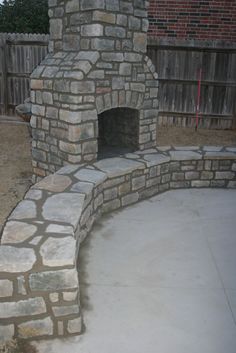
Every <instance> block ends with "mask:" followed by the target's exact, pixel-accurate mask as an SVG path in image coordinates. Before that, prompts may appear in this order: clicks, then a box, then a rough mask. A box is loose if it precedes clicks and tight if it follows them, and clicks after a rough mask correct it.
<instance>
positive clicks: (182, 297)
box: [37, 189, 236, 353]
mask: <svg viewBox="0 0 236 353" xmlns="http://www.w3.org/2000/svg"><path fill="white" fill-rule="evenodd" d="M235 209H236V191H235V190H208V189H204V190H178V191H169V192H167V193H165V194H162V195H158V196H155V197H153V198H152V199H150V200H147V201H144V202H141V203H139V204H137V205H134V206H130V207H127V208H125V209H124V210H122V211H119V212H114V213H113V214H112V215H110V216H106V217H103V218H102V219H101V221H100V222H99V223H97V225H96V226H95V227H94V228H93V231H92V232H91V234H90V236H89V237H88V239H87V240H86V241H85V242H84V245H83V246H82V247H81V255H80V257H81V258H80V264H82V266H81V267H80V269H79V271H80V277H81V287H82V288H81V292H82V308H83V316H84V324H85V332H84V334H83V335H81V336H80V337H74V338H70V339H63V340H59V339H56V340H51V341H50V340H49V341H41V342H39V343H37V348H38V350H39V353H67V352H74V353H80V352H82V353H97V352H99V353H100V352H102V353H111V352H112V353H120V352H122V353H143V352H145V353H157V352H161V353H199V352H204V353H222V352H225V353H235V351H236V321H235V318H236V276H235V268H236V263H235V253H236V232H235V229H236V219H235Z"/></svg>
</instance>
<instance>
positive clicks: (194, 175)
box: [185, 172, 199, 180]
mask: <svg viewBox="0 0 236 353" xmlns="http://www.w3.org/2000/svg"><path fill="white" fill-rule="evenodd" d="M185 179H186V180H196V179H199V172H186V173H185Z"/></svg>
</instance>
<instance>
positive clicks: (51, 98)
mask: <svg viewBox="0 0 236 353" xmlns="http://www.w3.org/2000/svg"><path fill="white" fill-rule="evenodd" d="M147 7H148V1H143V0H132V1H118V0H70V1H61V0H49V16H50V45H49V47H50V54H49V55H48V56H47V57H46V59H45V60H44V61H43V62H42V63H41V65H40V66H38V67H37V68H36V69H35V71H34V72H33V74H32V76H31V89H32V92H31V101H32V114H33V115H32V118H31V126H32V133H33V145H32V147H33V148H32V154H33V167H34V173H35V175H36V176H38V178H39V177H44V176H46V175H48V174H50V173H52V172H54V171H56V170H58V169H59V168H60V167H62V166H63V165H65V164H76V163H84V162H94V161H96V160H97V154H98V147H99V143H100V142H103V143H104V142H105V144H107V145H108V151H109V150H112V152H111V153H112V155H114V153H115V154H119V151H121V152H122V151H133V150H143V149H147V148H151V147H154V146H155V145H156V119H157V108H158V100H157V93H158V81H157V74H156V73H155V69H154V66H153V65H152V62H151V60H150V59H149V58H148V57H147V56H146V55H145V53H146V46H147V29H148V19H147ZM126 109H127V110H126ZM119 113H120V114H119ZM109 131H110V133H111V136H109ZM114 147H115V148H114ZM99 155H100V156H101V155H103V154H102V152H101V153H100V150H99ZM108 155H109V154H108Z"/></svg>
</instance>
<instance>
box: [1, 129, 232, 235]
mask: <svg viewBox="0 0 236 353" xmlns="http://www.w3.org/2000/svg"><path fill="white" fill-rule="evenodd" d="M157 137H158V145H159V146H163V145H165V146H166V145H176V146H177V145H178V146H180V145H182V146H184V145H191V146H193V145H235V146H236V131H220V130H201V129H199V130H198V131H197V132H196V131H195V130H194V129H190V128H188V129H181V128H174V127H159V128H158V129H157ZM31 175H32V170H31V155H30V135H29V131H28V128H27V126H26V125H14V124H0V229H1V226H2V225H3V223H4V221H5V219H6V217H7V216H8V215H9V213H10V212H11V210H12V209H13V208H14V207H15V206H16V205H17V203H18V202H19V201H20V200H22V198H23V197H24V194H25V193H26V191H27V190H28V188H29V187H30V185H31Z"/></svg>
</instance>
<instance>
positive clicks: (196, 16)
mask: <svg viewBox="0 0 236 353" xmlns="http://www.w3.org/2000/svg"><path fill="white" fill-rule="evenodd" d="M149 25H150V27H149V35H150V36H153V37H159V38H160V37H174V38H185V39H192V38H193V39H200V40H204V39H206V40H209V39H210V40H211V39H212V40H215V39H220V40H229V41H231V42H236V0H150V5H149Z"/></svg>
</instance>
